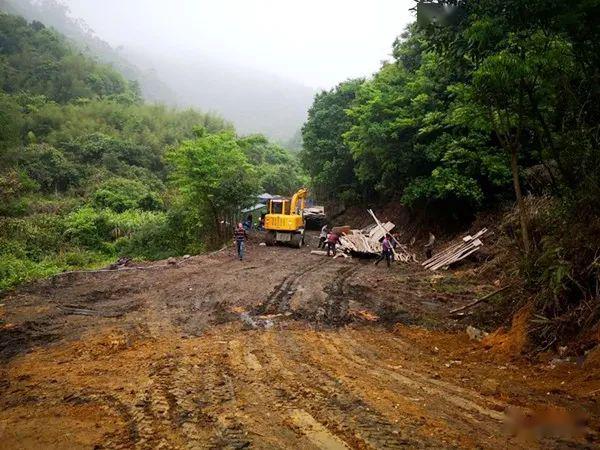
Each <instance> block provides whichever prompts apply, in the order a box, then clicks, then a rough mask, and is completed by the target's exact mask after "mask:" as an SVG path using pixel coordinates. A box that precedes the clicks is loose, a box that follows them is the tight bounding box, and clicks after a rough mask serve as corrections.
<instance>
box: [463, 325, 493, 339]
mask: <svg viewBox="0 0 600 450" xmlns="http://www.w3.org/2000/svg"><path fill="white" fill-rule="evenodd" d="M467 334H468V335H469V339H471V340H472V341H481V340H482V339H483V338H484V337H486V336H487V335H488V333H486V332H485V331H481V330H480V329H479V328H475V327H472V326H471V325H469V326H468V327H467Z"/></svg>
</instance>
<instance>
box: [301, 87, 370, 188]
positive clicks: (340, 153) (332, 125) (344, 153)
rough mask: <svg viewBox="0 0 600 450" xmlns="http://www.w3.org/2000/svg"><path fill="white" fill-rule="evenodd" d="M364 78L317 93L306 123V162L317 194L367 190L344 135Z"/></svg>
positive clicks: (304, 154) (304, 136)
mask: <svg viewBox="0 0 600 450" xmlns="http://www.w3.org/2000/svg"><path fill="white" fill-rule="evenodd" d="M363 82H364V81H363V80H362V79H357V80H349V81H345V82H343V83H340V84H339V85H338V86H337V87H336V88H335V89H332V90H330V91H323V92H321V93H319V94H317V95H316V96H315V100H314V102H313V105H312V106H311V108H310V109H309V110H308V119H307V121H306V123H305V124H304V126H303V127H302V140H303V150H302V151H301V152H300V159H301V161H302V165H303V166H304V168H305V169H306V171H307V172H308V174H309V175H310V176H311V179H312V184H313V187H314V188H315V190H316V192H317V195H318V196H321V197H324V198H327V197H329V196H331V197H332V198H335V199H339V198H347V199H349V198H356V197H357V196H360V195H362V194H365V192H364V191H363V189H365V190H366V188H365V187H363V186H362V185H361V184H360V183H359V180H358V178H357V176H356V174H355V170H354V169H355V167H354V159H353V157H352V153H351V152H350V148H349V147H348V146H347V145H346V143H345V142H344V139H343V137H342V136H343V135H344V133H346V132H347V131H348V130H349V129H350V126H351V124H352V122H351V120H350V118H349V117H348V116H347V115H346V110H347V109H348V108H349V107H350V105H351V104H352V102H353V101H354V100H355V98H356V95H357V92H358V90H359V89H360V87H361V86H362V84H363Z"/></svg>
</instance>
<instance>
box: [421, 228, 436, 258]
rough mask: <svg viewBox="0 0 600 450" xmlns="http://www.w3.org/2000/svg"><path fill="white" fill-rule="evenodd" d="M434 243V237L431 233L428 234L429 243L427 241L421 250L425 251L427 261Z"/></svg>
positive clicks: (431, 253)
mask: <svg viewBox="0 0 600 450" xmlns="http://www.w3.org/2000/svg"><path fill="white" fill-rule="evenodd" d="M434 243H435V236H434V235H433V233H429V241H427V244H425V245H424V246H423V248H424V249H425V256H426V257H427V259H429V258H431V256H432V255H433V244H434Z"/></svg>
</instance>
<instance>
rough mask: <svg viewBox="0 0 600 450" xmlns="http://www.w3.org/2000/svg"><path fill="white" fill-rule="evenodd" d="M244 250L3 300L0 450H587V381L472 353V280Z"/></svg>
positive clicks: (306, 252)
mask: <svg viewBox="0 0 600 450" xmlns="http://www.w3.org/2000/svg"><path fill="white" fill-rule="evenodd" d="M314 239H315V238H314V236H311V238H310V241H309V244H310V247H309V248H304V249H302V250H295V249H291V248H285V247H275V248H267V247H262V246H259V245H257V243H252V242H251V243H250V245H249V248H248V252H247V253H248V254H247V259H246V260H245V261H243V262H240V261H238V260H236V259H235V258H234V257H233V255H232V253H231V251H230V250H226V251H222V252H218V253H214V254H211V255H203V256H197V257H192V258H189V259H187V260H178V262H177V264H168V263H166V262H159V263H156V264H158V265H159V267H154V268H148V269H147V270H131V271H118V272H116V271H112V272H100V273H96V274H71V275H65V276H62V277H57V278H55V279H54V280H45V281H42V282H38V283H35V284H32V285H29V286H26V287H23V288H21V289H19V290H17V291H16V292H13V293H10V294H8V295H6V296H4V298H2V299H0V304H1V305H2V306H0V448H3V449H4V448H6V449H17V448H65V449H66V448H69V449H71V448H302V449H312V448H398V447H409V448H420V447H427V448H429V447H433V448H494V449H495V448H532V447H533V448H535V447H540V448H566V447H567V448H597V445H598V436H599V434H598V430H599V429H600V427H599V422H600V421H599V419H600V407H599V403H598V398H599V397H600V379H599V378H598V377H597V374H598V373H599V370H598V367H597V366H593V365H590V363H588V362H587V361H585V360H582V359H576V358H573V359H572V360H571V359H567V358H558V359H552V357H551V356H549V357H547V358H545V359H544V358H541V359H536V360H530V359H527V358H526V357H524V356H517V355H515V354H511V353H507V352H505V351H502V352H500V351H497V350H496V349H495V347H494V346H493V345H491V344H490V345H486V344H485V342H484V343H480V342H475V341H470V340H469V338H468V337H467V335H466V333H465V331H464V330H465V327H466V325H467V323H468V321H469V320H470V319H469V316H467V317H465V318H459V319H450V318H449V316H448V311H449V310H450V309H452V308H455V307H457V306H461V305H463V304H466V303H467V302H469V301H471V300H472V299H473V298H476V297H477V296H478V295H481V294H482V293H485V292H489V291H491V290H493V289H494V286H493V285H492V284H491V283H492V281H490V284H489V285H486V284H485V283H483V284H482V283H481V281H474V280H475V278H474V277H472V276H470V269H469V268H468V267H467V268H464V267H463V268H459V269H456V270H454V271H451V272H442V273H440V274H437V273H435V274H434V273H432V272H426V271H423V270H421V269H420V267H419V266H418V265H396V266H394V267H393V268H392V269H389V270H388V269H387V268H385V267H383V266H382V265H381V264H380V265H379V266H378V267H375V266H373V265H372V261H363V260H358V259H342V258H338V259H335V260H333V259H328V258H324V257H321V256H316V255H311V254H310V250H311V249H314V243H315V240H314Z"/></svg>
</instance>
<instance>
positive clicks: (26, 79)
mask: <svg viewBox="0 0 600 450" xmlns="http://www.w3.org/2000/svg"><path fill="white" fill-rule="evenodd" d="M0 88H1V92H0V116H1V117H0V289H5V288H7V287H10V286H13V285H15V284H17V283H19V282H22V281H24V280H27V279H30V278H33V277H37V276H42V275H45V274H50V273H55V272H58V271H62V270H65V269H73V268H81V267H86V266H91V265H101V264H105V263H106V262H107V261H113V260H114V259H115V258H116V257H118V256H121V255H126V256H130V257H144V258H160V257H166V256H170V255H177V254H184V253H191V252H197V251H199V250H200V249H202V248H205V247H206V246H210V245H216V244H219V243H220V239H222V238H223V235H222V233H223V230H222V229H219V226H218V225H217V224H218V223H220V221H222V220H224V219H226V218H231V217H232V215H233V213H234V212H237V211H238V210H239V209H240V208H242V207H243V206H244V205H245V204H249V203H254V199H253V196H254V195H255V194H256V193H258V192H259V191H260V190H262V189H266V190H269V191H272V192H281V193H288V192H290V191H292V190H293V189H295V188H296V187H298V186H299V185H300V184H302V182H303V181H304V180H303V179H302V176H301V175H300V171H299V168H298V167H299V165H298V163H297V162H296V160H295V158H294V157H293V156H292V155H291V154H290V153H288V152H287V151H286V150H284V149H283V148H281V147H280V146H278V145H275V144H272V143H270V142H269V141H268V140H267V139H266V138H264V137H263V136H260V135H255V136H248V137H238V136H237V135H236V133H235V130H234V129H233V127H232V125H231V124H230V123H229V122H227V121H225V120H224V119H222V118H221V117H218V116H215V115H213V114H205V113H200V112H198V111H194V110H191V109H189V110H176V109H172V108H168V107H165V106H160V105H148V104H145V103H144V101H143V100H142V99H141V96H140V91H139V87H138V83H137V82H136V81H130V80H127V79H125V78H124V77H123V76H122V75H121V74H120V73H118V72H117V71H115V69H113V68H112V67H110V66H108V65H104V64H101V63H98V62H96V61H95V60H93V59H91V58H90V57H89V56H87V55H84V54H83V53H81V51H80V50H79V49H78V48H77V47H76V46H74V45H72V43H71V42H70V41H68V40H67V39H65V38H64V37H63V36H62V35H60V34H59V33H57V32H56V31H54V30H52V29H50V28H47V27H45V26H44V25H43V24H42V23H40V22H35V21H34V22H31V23H28V22H27V21H26V20H24V19H23V18H20V17H17V16H13V15H9V14H4V13H0ZM211 164H212V165H211ZM209 167H212V169H210V170H208V171H207V168H209ZM228 170H230V171H228ZM283 170H285V171H286V173H287V177H285V178H284V179H281V177H279V176H277V175H278V174H279V173H280V172H281V171H283ZM186 171H187V172H186ZM198 171H201V172H202V171H205V172H202V173H203V175H202V176H201V180H199V179H198V177H200V175H199V173H200V172H198ZM233 173H235V177H234V175H232V174H233ZM186 177H188V178H186ZM232 177H233V178H235V180H234V179H233V178H232ZM200 181H201V183H200ZM235 181H238V182H239V183H240V184H239V186H238V187H239V188H240V190H238V191H233V190H232V189H233V188H232V183H233V182H235ZM194 183H196V184H194Z"/></svg>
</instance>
